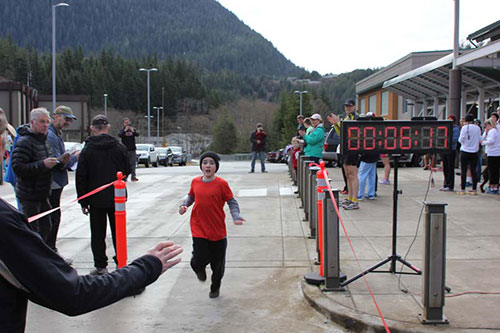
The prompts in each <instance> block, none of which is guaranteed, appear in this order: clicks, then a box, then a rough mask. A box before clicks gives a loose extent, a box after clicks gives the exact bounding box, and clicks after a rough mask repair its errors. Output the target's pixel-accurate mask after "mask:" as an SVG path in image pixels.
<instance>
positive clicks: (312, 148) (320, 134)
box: [299, 113, 325, 163]
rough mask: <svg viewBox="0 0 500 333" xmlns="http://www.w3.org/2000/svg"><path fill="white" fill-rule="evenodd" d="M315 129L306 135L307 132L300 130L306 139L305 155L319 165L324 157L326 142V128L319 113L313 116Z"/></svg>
mask: <svg viewBox="0 0 500 333" xmlns="http://www.w3.org/2000/svg"><path fill="white" fill-rule="evenodd" d="M310 119H311V123H312V127H313V129H312V130H310V131H309V133H307V134H306V131H305V130H302V129H301V130H299V135H300V136H302V137H303V138H304V142H305V143H306V147H305V149H304V155H305V156H306V157H308V158H309V159H310V160H312V161H315V162H316V163H319V160H320V159H321V158H322V157H323V142H324V141H325V128H324V127H323V119H322V118H321V116H320V115H319V113H315V114H313V115H312V116H311V117H310Z"/></svg>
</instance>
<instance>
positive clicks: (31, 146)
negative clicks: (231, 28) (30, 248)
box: [11, 108, 69, 242]
mask: <svg viewBox="0 0 500 333" xmlns="http://www.w3.org/2000/svg"><path fill="white" fill-rule="evenodd" d="M49 125H50V114H49V112H48V111H47V110H46V109H45V108H37V109H33V110H32V111H31V113H30V124H29V125H23V126H21V127H19V128H18V129H17V132H18V135H19V139H18V140H17V143H16V147H15V148H14V151H13V152H12V160H11V161H12V169H13V170H14V173H15V174H16V176H17V184H16V197H17V199H18V200H19V203H20V205H21V208H22V210H23V213H24V214H25V215H26V217H31V216H34V215H36V214H38V213H41V212H45V211H47V210H49V209H51V208H52V207H51V206H50V203H49V197H50V185H51V184H52V171H53V170H54V168H58V169H60V168H62V167H64V164H66V163H67V162H68V161H69V155H63V156H60V157H59V158H56V157H54V154H53V152H52V149H51V147H50V144H49V141H48V140H47V132H48V130H49ZM30 225H31V227H32V228H33V230H35V231H36V232H38V233H39V234H40V236H42V239H43V240H44V241H45V242H47V240H48V237H49V233H50V230H51V219H50V215H47V216H44V217H42V218H40V219H38V220H35V221H33V222H31V224H30Z"/></svg>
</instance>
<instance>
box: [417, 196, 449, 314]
mask: <svg viewBox="0 0 500 333" xmlns="http://www.w3.org/2000/svg"><path fill="white" fill-rule="evenodd" d="M424 205H425V243H424V268H423V279H422V305H423V308H424V309H423V310H424V311H423V314H420V315H419V319H420V322H421V323H422V324H449V321H448V319H446V317H445V316H444V314H443V307H444V299H445V298H444V295H445V271H446V269H445V268H446V213H445V210H444V208H445V206H446V204H445V203H433V202H424Z"/></svg>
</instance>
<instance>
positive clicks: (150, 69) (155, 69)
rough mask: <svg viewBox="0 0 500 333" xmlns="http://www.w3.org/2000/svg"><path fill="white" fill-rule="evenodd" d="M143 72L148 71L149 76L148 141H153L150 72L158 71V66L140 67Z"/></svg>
mask: <svg viewBox="0 0 500 333" xmlns="http://www.w3.org/2000/svg"><path fill="white" fill-rule="evenodd" d="M139 71H141V72H147V74H148V75H147V78H148V143H151V93H150V90H149V73H150V72H158V68H154V67H153V68H139Z"/></svg>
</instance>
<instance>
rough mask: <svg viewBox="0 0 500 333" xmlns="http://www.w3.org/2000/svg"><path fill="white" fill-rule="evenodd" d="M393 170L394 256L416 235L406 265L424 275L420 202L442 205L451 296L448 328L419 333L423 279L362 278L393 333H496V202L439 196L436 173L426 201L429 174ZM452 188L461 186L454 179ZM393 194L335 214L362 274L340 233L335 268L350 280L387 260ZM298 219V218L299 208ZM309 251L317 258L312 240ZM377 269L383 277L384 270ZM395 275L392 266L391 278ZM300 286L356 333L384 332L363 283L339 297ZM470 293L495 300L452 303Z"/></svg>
mask: <svg viewBox="0 0 500 333" xmlns="http://www.w3.org/2000/svg"><path fill="white" fill-rule="evenodd" d="M328 171H329V173H330V178H332V179H333V188H339V189H341V188H342V187H343V181H342V174H341V172H340V169H328ZM398 171H399V181H398V182H399V189H400V190H402V191H403V193H402V195H400V196H399V198H398V200H399V202H398V203H399V204H398V238H397V252H398V254H399V255H401V256H402V257H403V258H405V256H406V254H407V251H408V249H409V246H410V244H411V243H412V241H413V239H414V237H415V236H416V240H415V242H414V244H413V246H412V248H411V250H410V251H409V253H408V256H407V257H406V259H407V260H408V261H409V262H410V263H412V264H414V265H415V266H417V267H419V268H422V256H423V242H424V239H423V223H424V216H423V215H422V219H421V221H420V223H419V215H420V211H421V207H422V202H423V201H424V200H425V201H431V202H436V201H439V202H445V203H447V204H448V205H447V206H446V213H447V244H446V258H447V260H446V286H448V287H450V288H451V293H450V294H447V297H446V300H445V307H444V314H445V316H446V318H447V319H448V320H449V325H439V326H432V325H430V326H428V325H425V326H424V325H421V324H420V321H419V320H418V318H417V315H418V314H420V313H422V305H421V303H422V302H421V296H420V294H421V292H422V276H416V275H401V276H400V275H398V274H396V275H394V274H390V273H381V274H375V273H370V274H367V275H366V278H367V280H368V283H369V285H370V287H371V289H372V291H373V293H374V295H375V298H376V301H377V303H378V304H379V306H380V309H381V312H382V314H383V316H384V317H385V319H386V321H387V324H388V325H389V327H390V329H391V331H392V332H485V331H488V332H493V331H500V316H499V313H500V245H499V244H500V208H499V207H500V195H485V194H479V195H478V196H476V197H474V196H470V195H467V196H458V195H457V194H456V193H455V192H440V191H439V190H438V189H439V187H440V185H441V183H442V180H443V177H442V173H441V172H438V173H437V174H434V180H435V184H436V186H435V187H434V188H430V189H429V193H428V196H427V198H425V194H426V189H427V185H428V183H429V175H430V171H423V170H422V169H421V168H399V169H398ZM378 172H379V175H381V172H382V170H381V169H378ZM392 176H393V173H392V172H391V177H392ZM379 179H380V178H379ZM392 181H393V180H392V179H391V182H392ZM456 181H457V182H459V178H458V177H457V178H456ZM457 188H458V186H457ZM392 191H393V185H392V184H391V185H390V186H387V185H380V184H379V185H378V197H377V198H376V200H373V201H371V200H366V199H365V200H364V201H362V202H360V207H361V208H360V209H359V210H353V211H345V210H342V211H341V217H342V219H343V221H344V223H345V227H346V229H347V232H348V234H349V237H350V239H351V241H352V243H353V246H354V250H355V251H356V254H357V256H358V258H359V260H360V265H361V268H362V269H361V270H360V268H359V267H358V265H357V263H356V261H355V260H354V256H353V254H352V252H351V249H350V247H349V246H348V243H347V240H346V237H345V235H344V232H343V231H342V227H340V229H341V230H340V234H341V239H340V258H341V262H340V268H341V271H342V272H343V273H345V274H346V275H347V278H348V279H349V278H351V277H352V276H354V275H356V274H358V273H360V272H361V271H362V270H365V269H367V268H369V267H371V266H372V265H374V264H376V263H378V262H379V261H381V260H383V259H385V258H387V257H388V256H389V255H390V254H391V246H392V206H393V205H392ZM344 198H345V196H344V195H341V196H340V199H344ZM297 200H300V199H297ZM299 215H300V216H303V211H302V210H301V209H299ZM304 224H306V223H305V222H304ZM307 227H308V225H307ZM417 227H418V233H417ZM309 246H310V253H313V254H314V255H316V252H315V242H314V240H313V241H311V242H310V243H309ZM310 259H313V258H310ZM318 269H319V266H315V270H318ZM381 269H382V270H388V269H389V265H386V266H383V267H381ZM400 269H401V265H400V264H399V263H398V264H397V271H398V272H399V271H400ZM405 271H408V272H409V269H406V268H405ZM400 277H401V278H400ZM399 278H400V280H399ZM301 286H302V291H303V295H304V297H305V298H306V299H307V301H308V302H309V303H310V304H311V305H312V306H313V307H315V308H316V309H318V310H319V311H321V312H323V313H324V314H326V315H327V316H329V317H330V319H332V320H333V321H335V322H337V323H339V324H341V325H343V326H344V327H346V328H348V329H352V330H353V331H355V332H364V331H367V332H372V331H376V332H379V331H380V332H383V331H385V330H384V328H383V325H382V321H381V319H380V317H379V316H378V313H377V310H376V307H375V305H374V303H373V301H372V299H371V296H370V294H369V292H368V289H367V287H366V285H365V283H364V281H363V278H360V279H358V280H357V281H355V282H353V283H351V284H349V285H348V286H347V287H346V291H344V292H322V291H321V289H320V288H318V287H316V286H313V285H309V284H307V283H306V282H302V285H301ZM401 289H403V290H405V291H407V292H403V291H401ZM471 291H476V292H477V291H481V292H489V293H493V292H496V293H497V294H496V295H495V294H478V293H470V294H465V295H461V296H457V297H450V296H453V295H454V294H459V293H467V292H471Z"/></svg>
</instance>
